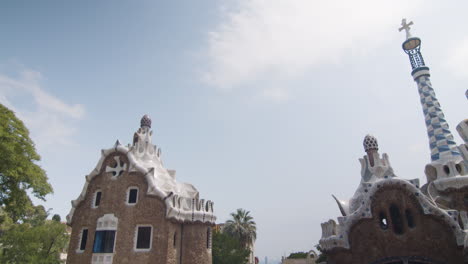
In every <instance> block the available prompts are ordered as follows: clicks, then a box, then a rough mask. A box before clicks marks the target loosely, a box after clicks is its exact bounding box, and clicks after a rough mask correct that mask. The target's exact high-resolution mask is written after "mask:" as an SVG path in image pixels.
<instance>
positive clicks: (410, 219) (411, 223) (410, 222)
mask: <svg viewBox="0 0 468 264" xmlns="http://www.w3.org/2000/svg"><path fill="white" fill-rule="evenodd" d="M405 216H406V222H407V223H408V226H409V228H413V227H415V224H414V217H413V213H412V212H411V210H410V209H406V210H405Z"/></svg>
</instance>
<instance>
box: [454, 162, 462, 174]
mask: <svg viewBox="0 0 468 264" xmlns="http://www.w3.org/2000/svg"><path fill="white" fill-rule="evenodd" d="M455 169H457V172H458V173H462V167H461V165H460V164H455Z"/></svg>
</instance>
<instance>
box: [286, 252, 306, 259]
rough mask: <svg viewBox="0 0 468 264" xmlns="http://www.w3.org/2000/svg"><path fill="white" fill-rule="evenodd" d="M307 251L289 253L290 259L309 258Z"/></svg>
mask: <svg viewBox="0 0 468 264" xmlns="http://www.w3.org/2000/svg"><path fill="white" fill-rule="evenodd" d="M307 255H308V253H307V252H294V253H291V254H289V256H288V257H287V258H288V259H305V258H307Z"/></svg>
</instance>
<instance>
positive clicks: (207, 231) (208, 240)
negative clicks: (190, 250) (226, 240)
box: [206, 227, 211, 248]
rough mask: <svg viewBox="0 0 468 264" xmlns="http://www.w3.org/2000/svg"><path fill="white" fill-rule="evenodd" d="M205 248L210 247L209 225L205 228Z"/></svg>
mask: <svg viewBox="0 0 468 264" xmlns="http://www.w3.org/2000/svg"><path fill="white" fill-rule="evenodd" d="M206 248H211V227H208V229H207V230H206Z"/></svg>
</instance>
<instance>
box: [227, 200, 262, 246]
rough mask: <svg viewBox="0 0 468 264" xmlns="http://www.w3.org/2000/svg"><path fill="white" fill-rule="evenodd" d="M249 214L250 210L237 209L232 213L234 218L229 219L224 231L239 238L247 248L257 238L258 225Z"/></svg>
mask: <svg viewBox="0 0 468 264" xmlns="http://www.w3.org/2000/svg"><path fill="white" fill-rule="evenodd" d="M249 214H250V211H246V210H244V209H237V211H236V212H235V213H231V216H232V219H230V220H227V221H226V225H225V227H224V232H226V233H227V234H229V235H231V236H232V237H235V238H237V239H238V240H239V242H240V243H241V244H242V245H243V246H244V247H245V248H249V247H250V246H251V245H253V243H254V241H255V240H256V239H257V225H256V224H255V221H253V217H252V216H250V215H249Z"/></svg>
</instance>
